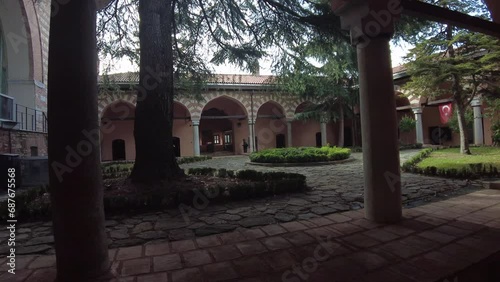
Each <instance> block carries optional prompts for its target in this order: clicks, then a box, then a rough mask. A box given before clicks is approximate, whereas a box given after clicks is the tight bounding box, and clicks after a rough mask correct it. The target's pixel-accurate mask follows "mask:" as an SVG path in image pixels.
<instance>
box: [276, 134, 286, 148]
mask: <svg viewBox="0 0 500 282" xmlns="http://www.w3.org/2000/svg"><path fill="white" fill-rule="evenodd" d="M285 147H286V144H285V134H277V135H276V148H285Z"/></svg>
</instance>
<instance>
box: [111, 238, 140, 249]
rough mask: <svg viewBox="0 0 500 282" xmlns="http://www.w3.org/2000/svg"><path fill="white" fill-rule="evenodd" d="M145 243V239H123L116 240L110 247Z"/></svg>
mask: <svg viewBox="0 0 500 282" xmlns="http://www.w3.org/2000/svg"><path fill="white" fill-rule="evenodd" d="M142 243H144V240H143V239H139V238H136V239H123V240H115V241H112V243H111V244H109V247H110V248H119V247H128V246H136V245H140V244H142Z"/></svg>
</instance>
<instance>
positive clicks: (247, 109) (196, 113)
mask: <svg viewBox="0 0 500 282" xmlns="http://www.w3.org/2000/svg"><path fill="white" fill-rule="evenodd" d="M203 97H204V99H205V101H204V102H198V104H197V105H196V107H193V111H192V112H191V118H192V119H200V118H201V114H202V112H203V110H204V109H205V107H206V106H207V105H208V104H209V103H210V102H212V101H214V100H216V99H219V98H226V99H228V100H230V101H232V102H235V103H236V104H238V105H239V106H240V107H241V108H242V109H243V112H244V113H245V115H247V116H248V115H249V113H251V104H250V102H249V101H248V100H249V99H247V97H244V96H238V95H234V94H230V93H220V92H216V93H209V94H206V95H203ZM248 117H249V118H250V116H248Z"/></svg>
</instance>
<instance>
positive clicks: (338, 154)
mask: <svg viewBox="0 0 500 282" xmlns="http://www.w3.org/2000/svg"><path fill="white" fill-rule="evenodd" d="M350 156H351V150H350V149H348V148H338V147H321V148H315V147H298V148H277V149H266V150H262V151H260V152H254V153H252V154H250V160H251V161H252V162H256V163H311V162H329V161H338V160H345V159H348V158H349V157H350Z"/></svg>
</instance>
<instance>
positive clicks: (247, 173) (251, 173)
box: [236, 169, 263, 181]
mask: <svg viewBox="0 0 500 282" xmlns="http://www.w3.org/2000/svg"><path fill="white" fill-rule="evenodd" d="M262 176H263V175H262V172H259V171H255V170H251V169H244V170H238V171H237V172H236V178H238V179H241V180H252V181H257V180H261V179H262V178H263V177H262Z"/></svg>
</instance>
